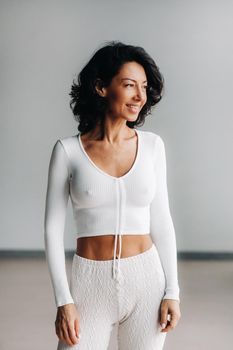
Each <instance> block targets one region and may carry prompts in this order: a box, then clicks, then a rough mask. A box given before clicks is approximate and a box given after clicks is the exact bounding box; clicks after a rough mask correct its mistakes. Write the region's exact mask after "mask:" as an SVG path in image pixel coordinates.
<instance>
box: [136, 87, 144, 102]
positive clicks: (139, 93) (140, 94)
mask: <svg viewBox="0 0 233 350" xmlns="http://www.w3.org/2000/svg"><path fill="white" fill-rule="evenodd" d="M135 96H136V97H137V99H140V100H143V99H144V92H143V91H142V89H141V88H140V87H137V88H136V93H135Z"/></svg>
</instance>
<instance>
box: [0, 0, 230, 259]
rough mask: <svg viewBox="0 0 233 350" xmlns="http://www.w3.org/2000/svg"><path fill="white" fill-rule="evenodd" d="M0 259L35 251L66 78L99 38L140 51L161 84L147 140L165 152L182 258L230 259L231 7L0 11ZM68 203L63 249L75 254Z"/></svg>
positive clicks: (50, 5) (65, 112) (64, 106)
mask: <svg viewBox="0 0 233 350" xmlns="http://www.w3.org/2000/svg"><path fill="white" fill-rule="evenodd" d="M0 5H1V11H0V45H1V46H0V47H1V79H0V102H1V128H0V140H1V147H0V153H1V196H0V198H1V208H0V212H1V234H0V248H1V249H28V250H30V249H32V250H34V249H44V242H43V215H44V203H45V192H46V186H47V172H48V162H49V157H50V153H51V149H52V146H53V144H54V142H55V141H56V140H57V138H60V137H65V136H68V135H74V134H76V133H77V124H76V122H75V121H74V120H73V116H72V112H71V110H70V108H69V96H68V93H69V91H70V86H71V82H72V79H73V78H74V76H75V74H76V73H78V72H79V71H80V69H81V68H82V66H83V65H84V64H85V63H86V62H87V60H88V59H89V58H90V57H91V55H92V53H93V52H94V50H96V49H97V48H98V47H100V46H102V44H104V42H105V41H107V40H113V39H115V40H121V41H123V42H125V43H130V44H133V45H140V46H143V47H144V48H145V49H146V50H147V51H148V52H149V53H150V54H151V55H152V56H153V57H154V59H155V61H156V62H157V64H158V65H159V67H160V69H161V71H162V73H163V75H164V77H165V81H166V92H165V96H164V98H163V100H162V101H161V102H160V103H159V105H157V107H156V109H155V110H154V112H153V115H152V116H150V117H148V119H147V121H146V124H145V125H144V126H143V127H142V129H144V130H152V131H154V132H157V133H158V134H160V135H161V136H162V137H163V138H164V140H165V145H166V152H167V167H168V188H169V196H170V207H171V212H172V216H173V221H174V226H175V229H176V237H177V246H178V250H179V251H210V252H211V251H213V252H214V251H228V252H232V251H233V236H232V227H233V221H232V220H233V219H232V215H231V214H232V213H231V209H232V205H231V200H232V198H233V197H232V195H233V188H232V178H233V176H232V170H233V169H232V168H233V165H232V152H231V150H232V147H233V138H232V127H233V119H232V87H233V86H232V85H233V71H232V62H233V47H232V37H231V36H232V35H231V33H232V31H233V22H232V13H233V3H232V2H231V1H227V0H223V1H218V2H217V1H210V0H206V1H203V0H196V1H190V0H183V1H178V0H176V1H174V0H170V1H146V2H142V1H138V0H137V1H135V0H134V1H133V0H132V1H129V0H128V1H117V2H116V1H109V0H105V1H90V0H85V1H23V0H21V1H1V2H0ZM75 238H76V235H75V228H74V223H73V217H72V211H71V205H70V202H69V206H68V212H67V222H66V229H65V245H66V248H67V249H74V248H75V244H76V243H75Z"/></svg>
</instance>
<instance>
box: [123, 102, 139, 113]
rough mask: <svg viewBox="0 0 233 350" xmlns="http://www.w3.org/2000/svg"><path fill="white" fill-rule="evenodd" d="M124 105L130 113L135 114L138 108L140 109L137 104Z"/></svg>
mask: <svg viewBox="0 0 233 350" xmlns="http://www.w3.org/2000/svg"><path fill="white" fill-rule="evenodd" d="M126 106H127V108H128V109H129V111H130V113H134V114H137V113H138V112H139V110H140V108H139V106H138V105H132V107H130V105H127V104H126Z"/></svg>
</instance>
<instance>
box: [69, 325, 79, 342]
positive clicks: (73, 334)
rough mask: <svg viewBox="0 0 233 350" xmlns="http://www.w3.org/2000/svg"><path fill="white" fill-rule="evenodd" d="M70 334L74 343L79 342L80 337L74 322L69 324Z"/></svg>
mask: <svg viewBox="0 0 233 350" xmlns="http://www.w3.org/2000/svg"><path fill="white" fill-rule="evenodd" d="M68 334H69V337H70V340H71V341H72V343H73V344H77V343H78V341H79V338H78V337H77V336H76V334H75V329H74V322H72V323H69V324H68Z"/></svg>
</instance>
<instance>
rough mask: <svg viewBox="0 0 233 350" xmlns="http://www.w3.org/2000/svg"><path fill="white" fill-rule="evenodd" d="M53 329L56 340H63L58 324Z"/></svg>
mask: <svg viewBox="0 0 233 350" xmlns="http://www.w3.org/2000/svg"><path fill="white" fill-rule="evenodd" d="M55 328H56V335H57V337H58V339H60V340H64V336H63V332H62V329H61V328H60V327H59V325H58V324H55Z"/></svg>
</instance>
